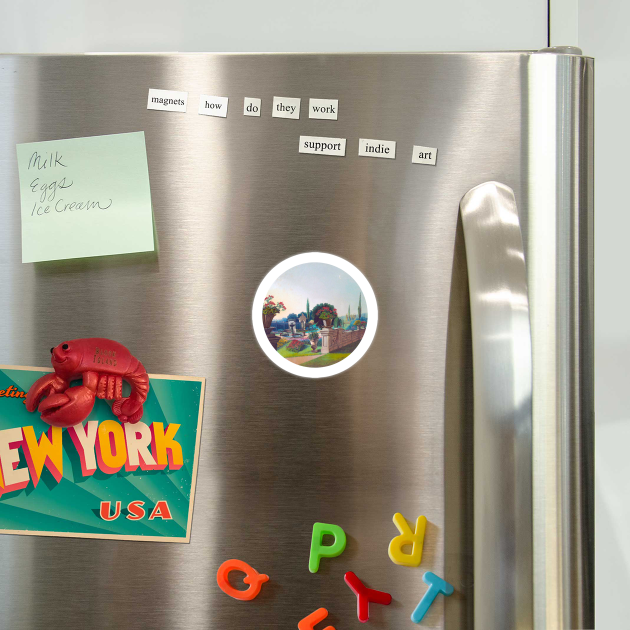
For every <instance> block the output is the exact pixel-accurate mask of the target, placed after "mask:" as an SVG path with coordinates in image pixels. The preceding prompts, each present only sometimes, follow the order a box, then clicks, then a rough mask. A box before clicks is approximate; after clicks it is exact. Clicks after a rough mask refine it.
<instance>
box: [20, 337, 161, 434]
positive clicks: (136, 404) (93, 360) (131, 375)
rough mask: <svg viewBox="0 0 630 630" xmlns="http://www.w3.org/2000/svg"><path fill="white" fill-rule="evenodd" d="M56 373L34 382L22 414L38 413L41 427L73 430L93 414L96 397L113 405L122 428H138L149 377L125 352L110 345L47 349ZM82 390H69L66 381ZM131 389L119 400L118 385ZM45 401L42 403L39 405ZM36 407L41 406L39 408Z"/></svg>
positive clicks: (95, 342) (80, 342) (84, 342)
mask: <svg viewBox="0 0 630 630" xmlns="http://www.w3.org/2000/svg"><path fill="white" fill-rule="evenodd" d="M50 354H51V359H50V362H51V363H52V366H53V369H54V372H53V373H52V374H46V375H45V376H42V377H41V378H39V379H37V381H35V383H33V385H32V386H31V388H30V389H29V390H28V394H27V395H26V408H27V409H28V410H29V411H35V409H38V411H39V412H40V414H41V418H42V420H43V421H44V422H47V423H48V424H51V425H53V426H55V427H72V426H74V425H75V424H79V423H81V422H83V421H84V420H85V419H86V418H87V417H88V416H89V415H90V411H92V407H94V401H95V400H96V397H98V398H104V399H105V400H113V401H114V404H113V405H112V411H113V412H114V415H116V416H117V417H118V419H119V420H120V421H121V422H131V423H132V424H134V423H136V422H138V420H140V418H142V405H143V404H144V402H145V400H146V399H147V394H148V393H149V375H148V374H147V373H146V371H145V369H144V366H143V365H142V363H140V361H138V359H136V357H134V356H133V355H132V354H131V352H129V350H127V348H125V346H123V345H122V344H120V343H117V342H116V341H112V340H111V339H100V338H98V337H94V338H91V339H73V340H72V341H64V342H63V343H60V344H59V345H58V346H56V347H54V348H51V349H50ZM76 378H82V379H83V385H78V386H76V387H70V381H71V380H73V379H76ZM123 379H125V380H126V381H127V382H128V383H129V384H130V385H131V395H130V396H129V397H128V398H123V395H122V382H123ZM42 399H43V400H42ZM38 405H39V406H38Z"/></svg>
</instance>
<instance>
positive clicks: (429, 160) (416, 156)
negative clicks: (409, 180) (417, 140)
mask: <svg viewBox="0 0 630 630" xmlns="http://www.w3.org/2000/svg"><path fill="white" fill-rule="evenodd" d="M436 159H437V149H436V148H435V147H418V146H414V147H413V153H412V154H411V162H412V163H413V164H430V165H431V166H435V160H436Z"/></svg>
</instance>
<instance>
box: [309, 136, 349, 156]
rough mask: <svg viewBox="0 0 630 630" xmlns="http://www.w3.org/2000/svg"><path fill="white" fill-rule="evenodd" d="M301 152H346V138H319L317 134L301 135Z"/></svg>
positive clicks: (331, 153)
mask: <svg viewBox="0 0 630 630" xmlns="http://www.w3.org/2000/svg"><path fill="white" fill-rule="evenodd" d="M299 152H300V153H314V154H316V155H341V156H344V155H345V154H346V139H345V138H318V137H317V136H300V148H299Z"/></svg>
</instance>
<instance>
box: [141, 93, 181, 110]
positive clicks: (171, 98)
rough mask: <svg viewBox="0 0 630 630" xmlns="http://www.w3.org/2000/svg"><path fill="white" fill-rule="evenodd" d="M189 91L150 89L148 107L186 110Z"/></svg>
mask: <svg viewBox="0 0 630 630" xmlns="http://www.w3.org/2000/svg"><path fill="white" fill-rule="evenodd" d="M187 103H188V92H174V91H173V90H154V89H150V90H149V98H148V100H147V109H159V110H162V111H165V112H185V111H186V105H187Z"/></svg>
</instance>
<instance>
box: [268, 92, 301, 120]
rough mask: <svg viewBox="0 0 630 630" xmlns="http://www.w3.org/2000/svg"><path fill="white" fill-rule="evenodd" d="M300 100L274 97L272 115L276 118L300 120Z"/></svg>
mask: <svg viewBox="0 0 630 630" xmlns="http://www.w3.org/2000/svg"><path fill="white" fill-rule="evenodd" d="M300 100H301V99H299V98H288V97H286V96H274V97H273V107H272V108H271V115H272V116H273V117H274V118H299V117H300Z"/></svg>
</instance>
